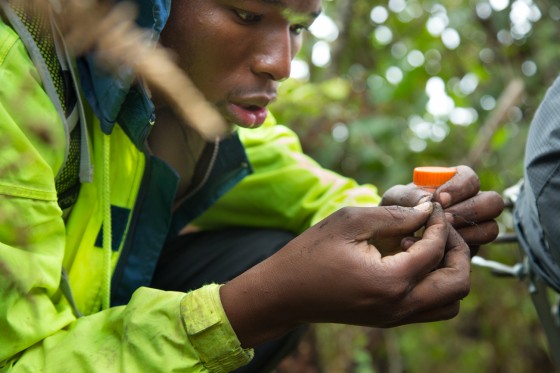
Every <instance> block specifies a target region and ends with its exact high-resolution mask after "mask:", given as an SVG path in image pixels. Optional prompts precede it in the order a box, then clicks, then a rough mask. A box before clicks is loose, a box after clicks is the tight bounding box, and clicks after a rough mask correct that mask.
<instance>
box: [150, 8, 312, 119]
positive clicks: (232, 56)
mask: <svg viewBox="0 0 560 373" xmlns="http://www.w3.org/2000/svg"><path fill="white" fill-rule="evenodd" d="M320 5H321V0H174V1H173V6H172V9H171V16H170V18H169V20H168V22H167V25H166V26H165V28H164V30H163V33H162V35H161V42H162V44H163V45H164V46H166V47H168V48H170V49H172V50H173V51H175V53H176V54H177V55H178V58H179V60H178V63H179V65H180V67H181V68H182V69H184V70H185V71H186V72H187V73H188V74H189V76H190V78H191V79H192V80H193V82H194V84H195V85H196V86H197V87H198V88H199V89H200V90H201V91H202V93H203V94H204V95H205V97H206V98H207V99H208V100H209V101H210V102H211V103H212V104H214V105H215V106H216V107H217V108H218V110H219V111H220V113H221V114H222V115H223V116H224V118H225V119H226V120H227V121H229V122H231V123H235V124H238V125H240V126H243V127H255V126H259V125H261V124H262V123H263V121H264V120H265V118H266V115H267V109H266V107H267V105H268V104H269V103H270V102H271V101H273V100H274V99H275V98H276V93H277V88H278V82H279V81H281V80H283V79H286V78H288V77H289V75H290V65H291V61H292V59H293V58H294V56H295V54H296V53H297V52H298V51H299V49H300V47H301V37H302V36H301V32H302V31H303V30H304V29H305V28H307V27H309V26H310V25H311V23H312V22H313V20H314V19H315V18H316V17H317V15H318V14H319V12H320Z"/></svg>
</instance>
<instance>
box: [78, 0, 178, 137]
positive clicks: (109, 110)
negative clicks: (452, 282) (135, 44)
mask: <svg viewBox="0 0 560 373" xmlns="http://www.w3.org/2000/svg"><path fill="white" fill-rule="evenodd" d="M117 1H123V0H117ZM127 1H130V2H132V3H134V4H136V6H137V8H138V18H137V20H136V23H137V24H138V26H140V27H142V28H144V29H146V30H149V31H150V32H151V38H152V40H154V41H157V40H158V39H159V35H160V33H161V31H162V29H163V27H164V26H165V23H166V21H167V19H168V17H169V11H170V8H171V0H127ZM78 69H79V74H80V81H81V83H82V88H83V89H84V94H85V96H86V98H87V100H88V102H89V104H90V106H91V107H92V109H93V111H94V113H95V114H96V116H97V117H98V118H99V120H100V122H101V128H102V130H103V132H105V133H106V134H110V133H111V132H112V130H113V127H114V126H115V123H116V122H119V124H120V125H122V126H123V128H124V129H125V131H126V132H127V133H128V134H129V136H131V138H132V139H133V140H138V141H141V137H142V135H143V134H144V133H145V130H144V126H145V125H146V124H148V123H149V122H150V120H153V111H154V107H153V104H152V102H151V100H150V99H149V98H148V97H147V95H146V93H145V92H144V90H143V89H142V87H138V86H137V85H135V86H134V87H133V88H131V86H132V83H133V81H134V74H133V72H132V70H131V69H130V68H128V67H123V68H122V69H120V70H119V71H118V72H107V71H106V70H104V69H103V67H102V66H100V64H99V63H98V62H97V60H96V59H95V52H93V53H91V54H89V55H87V56H85V57H84V58H80V60H79V61H78ZM135 142H136V141H135ZM137 145H138V144H137Z"/></svg>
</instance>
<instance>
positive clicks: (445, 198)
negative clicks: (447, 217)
mask: <svg viewBox="0 0 560 373" xmlns="http://www.w3.org/2000/svg"><path fill="white" fill-rule="evenodd" d="M439 200H440V201H441V205H442V206H443V207H447V206H449V204H450V203H451V194H449V193H446V192H442V193H440V194H439Z"/></svg>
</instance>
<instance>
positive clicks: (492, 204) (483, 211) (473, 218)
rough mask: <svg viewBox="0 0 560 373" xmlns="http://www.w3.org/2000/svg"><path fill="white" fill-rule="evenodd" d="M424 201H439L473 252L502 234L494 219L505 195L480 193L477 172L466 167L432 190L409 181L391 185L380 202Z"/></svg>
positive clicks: (499, 211) (462, 167)
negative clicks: (403, 183) (405, 183)
mask: <svg viewBox="0 0 560 373" xmlns="http://www.w3.org/2000/svg"><path fill="white" fill-rule="evenodd" d="M425 201H434V202H439V203H440V204H441V206H442V207H443V208H444V210H445V215H446V217H447V220H448V221H449V222H450V223H451V224H452V225H453V227H454V228H455V229H456V230H457V231H458V232H459V234H460V235H461V236H462V237H463V239H464V240H465V241H466V242H467V244H468V245H469V246H470V247H471V250H472V253H471V255H474V254H476V252H477V251H478V247H479V246H480V245H483V244H487V243H490V242H492V241H493V240H495V239H496V237H497V236H498V233H499V229H498V224H497V223H496V221H495V220H494V219H495V218H496V217H498V216H499V215H500V214H501V213H502V211H503V209H504V202H503V199H502V197H501V196H500V195H499V194H498V193H496V192H494V191H488V192H481V191H480V181H479V179H478V176H477V175H476V173H475V172H474V171H473V170H472V169H471V168H470V167H467V166H458V167H457V174H456V175H455V176H453V177H452V178H451V179H450V180H449V181H448V182H446V183H445V184H443V185H442V186H440V187H439V188H437V189H436V191H435V192H434V193H433V195H432V193H430V192H427V191H425V190H424V189H422V188H418V187H416V186H415V185H414V184H412V183H410V184H408V185H396V186H394V187H392V188H390V189H389V190H388V191H387V192H386V193H385V194H384V195H383V199H382V201H381V205H382V206H390V205H398V206H408V207H412V206H416V205H417V204H419V203H422V202H425Z"/></svg>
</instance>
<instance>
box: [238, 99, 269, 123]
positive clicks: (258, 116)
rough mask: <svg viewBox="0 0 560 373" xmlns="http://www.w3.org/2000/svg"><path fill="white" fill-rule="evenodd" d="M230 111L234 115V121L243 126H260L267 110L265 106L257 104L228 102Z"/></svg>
mask: <svg viewBox="0 0 560 373" xmlns="http://www.w3.org/2000/svg"><path fill="white" fill-rule="evenodd" d="M230 113H231V114H232V115H233V116H234V121H235V122H236V123H237V124H239V125H241V126H245V127H255V126H260V125H261V124H262V123H264V120H265V119H266V116H267V114H268V110H267V109H266V107H262V106H258V105H241V104H233V103H232V104H230Z"/></svg>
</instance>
